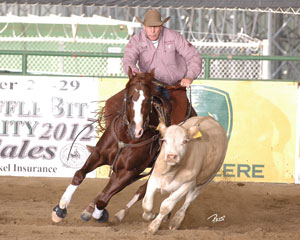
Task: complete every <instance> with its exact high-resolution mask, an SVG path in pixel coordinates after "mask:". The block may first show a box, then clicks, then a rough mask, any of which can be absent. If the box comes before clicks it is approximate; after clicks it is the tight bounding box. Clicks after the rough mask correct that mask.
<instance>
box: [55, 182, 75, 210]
mask: <svg viewBox="0 0 300 240" xmlns="http://www.w3.org/2000/svg"><path fill="white" fill-rule="evenodd" d="M77 188H78V186H75V185H72V184H70V185H69V186H68V187H67V189H66V191H65V192H64V194H63V195H62V197H61V200H60V202H59V207H60V208H66V207H67V206H68V205H69V204H70V202H71V199H72V196H73V194H74V192H75V191H76V189H77ZM61 205H64V206H61Z"/></svg>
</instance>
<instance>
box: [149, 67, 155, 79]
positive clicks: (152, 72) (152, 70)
mask: <svg viewBox="0 0 300 240" xmlns="http://www.w3.org/2000/svg"><path fill="white" fill-rule="evenodd" d="M154 70H155V68H152V69H151V71H150V75H151V77H152V78H154Z"/></svg>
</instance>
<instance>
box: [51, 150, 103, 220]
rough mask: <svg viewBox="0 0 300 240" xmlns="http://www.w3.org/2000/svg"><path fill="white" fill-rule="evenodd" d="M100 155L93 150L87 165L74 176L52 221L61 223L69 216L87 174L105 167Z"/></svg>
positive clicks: (53, 214)
mask: <svg viewBox="0 0 300 240" xmlns="http://www.w3.org/2000/svg"><path fill="white" fill-rule="evenodd" d="M103 164H104V162H103V161H102V160H101V157H100V154H99V152H98V151H97V149H96V148H93V150H92V152H91V154H90V156H89V157H88V159H87V160H86V162H85V164H84V165H83V166H82V168H81V169H79V170H78V171H77V172H76V173H75V174H74V176H73V179H72V183H71V184H70V185H69V186H68V187H67V189H66V191H65V192H64V193H63V195H62V197H61V199H60V201H59V204H58V205H57V206H56V207H55V208H54V209H53V212H52V221H53V222H55V223H58V222H60V221H61V220H62V219H63V218H65V216H66V215H67V207H68V206H69V204H70V202H71V199H72V196H73V194H74V193H75V191H76V189H77V188H78V186H79V185H80V184H81V183H82V181H83V180H84V179H85V177H86V174H88V173H89V172H91V171H93V170H94V169H96V168H97V167H99V166H101V165H103Z"/></svg>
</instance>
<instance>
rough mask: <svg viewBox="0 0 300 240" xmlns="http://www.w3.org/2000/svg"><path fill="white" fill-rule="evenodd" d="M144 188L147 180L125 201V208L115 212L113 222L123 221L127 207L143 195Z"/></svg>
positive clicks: (127, 210)
mask: <svg viewBox="0 0 300 240" xmlns="http://www.w3.org/2000/svg"><path fill="white" fill-rule="evenodd" d="M146 188H147V182H146V183H145V184H143V185H142V186H140V187H139V189H138V190H137V191H136V193H135V194H134V196H133V198H132V199H131V200H130V201H129V202H128V203H127V205H126V206H125V208H123V209H121V210H120V211H119V212H117V213H116V214H115V217H114V222H115V223H118V222H122V221H123V219H124V218H125V216H126V214H127V213H128V212H129V209H130V208H131V207H132V206H133V205H134V204H135V203H137V202H138V201H139V200H141V199H142V198H143V197H144V196H145V193H146Z"/></svg>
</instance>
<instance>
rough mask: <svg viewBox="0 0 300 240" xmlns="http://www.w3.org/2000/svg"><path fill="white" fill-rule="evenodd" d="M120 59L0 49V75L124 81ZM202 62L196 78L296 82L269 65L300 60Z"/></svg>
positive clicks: (208, 58)
mask: <svg viewBox="0 0 300 240" xmlns="http://www.w3.org/2000/svg"><path fill="white" fill-rule="evenodd" d="M122 57H123V54H122V53H82V52H78V53H70V52H57V51H53V52H49V51H13V50H0V74H13V75H16V74H17V75H40V76H53V75H55V76H85V77H91V76H93V77H124V78H125V77H127V76H126V75H125V73H124V71H123V69H122V61H121V59H122ZM202 59H203V70H202V72H201V74H200V75H199V77H198V78H199V79H205V80H266V81H268V80H272V81H287V82H300V77H299V78H297V79H285V78H284V76H281V78H277V79H274V78H273V77H272V74H273V73H272V74H271V68H272V64H273V63H274V64H277V65H281V66H282V68H286V67H288V66H290V67H292V66H294V64H293V63H295V62H296V63H297V64H298V63H299V61H300V57H295V56H256V55H247V56H246V55H244V56H242V55H202ZM287 71H288V70H287ZM283 73H284V71H283ZM275 76H277V75H276V74H275Z"/></svg>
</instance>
